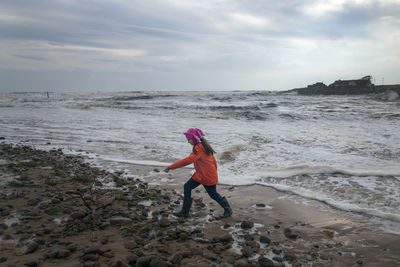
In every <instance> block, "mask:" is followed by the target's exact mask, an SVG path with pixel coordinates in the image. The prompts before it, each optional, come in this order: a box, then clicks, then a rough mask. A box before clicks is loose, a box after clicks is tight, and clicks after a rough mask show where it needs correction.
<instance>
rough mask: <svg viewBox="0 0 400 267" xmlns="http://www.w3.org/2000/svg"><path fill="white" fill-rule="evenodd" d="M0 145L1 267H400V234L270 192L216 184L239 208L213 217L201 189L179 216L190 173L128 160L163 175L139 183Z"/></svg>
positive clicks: (140, 170) (215, 209)
mask: <svg viewBox="0 0 400 267" xmlns="http://www.w3.org/2000/svg"><path fill="white" fill-rule="evenodd" d="M0 147H1V149H0V182H1V188H2V190H1V193H0V255H1V256H0V262H1V265H2V266H225V267H227V266H399V265H400V246H399V244H400V236H398V235H394V234H387V233H384V232H383V231H382V230H380V228H379V227H378V226H376V225H373V224H370V223H367V221H366V220H367V219H365V218H364V219H362V218H361V217H360V219H355V218H356V217H355V216H350V215H351V214H349V213H344V212H339V211H335V210H333V209H332V208H331V207H328V206H326V207H320V208H315V207H314V205H305V204H304V203H303V202H302V201H301V199H300V198H299V197H297V196H295V195H289V194H287V193H284V192H279V191H276V190H274V189H272V188H266V187H262V186H260V185H248V186H225V185H219V186H218V191H219V192H220V194H221V195H223V196H226V197H227V198H228V200H229V202H230V204H231V206H232V208H233V212H234V213H233V216H232V217H230V218H226V219H223V220H216V219H215V217H217V216H218V215H220V214H221V213H222V208H221V207H219V206H218V204H217V203H215V202H214V201H212V200H211V199H210V198H209V197H208V196H207V195H206V193H205V190H204V189H203V188H202V187H201V186H200V187H198V188H196V189H195V190H194V191H193V197H194V205H193V207H192V212H191V215H190V217H189V218H188V219H177V218H176V217H174V216H173V215H172V212H173V211H174V210H178V209H179V208H180V205H181V196H182V185H183V183H184V182H185V181H186V180H187V179H188V177H190V170H189V169H179V170H176V171H171V172H170V173H168V174H167V173H162V172H161V170H162V168H161V167H156V166H142V165H132V164H131V165H130V168H131V171H132V173H136V175H137V176H138V177H139V176H140V177H142V176H146V174H147V173H154V172H157V173H159V174H160V176H163V177H164V178H165V179H162V181H156V180H154V181H152V180H150V181H143V180H138V179H136V178H135V175H134V176H133V177H128V179H126V177H124V176H123V173H108V172H107V171H104V170H101V169H100V168H93V167H91V166H90V165H89V164H87V163H85V161H84V159H83V158H81V157H78V156H68V155H65V154H63V153H62V152H61V151H59V150H52V151H49V152H44V151H38V150H34V149H31V148H29V147H20V146H18V147H16V146H10V145H6V144H1V146H0ZM100 180H102V181H103V182H100ZM109 180H111V181H113V182H114V184H115V185H116V186H115V188H114V189H107V190H104V189H100V188H101V187H102V186H103V184H102V183H105V181H109ZM319 205H322V204H319Z"/></svg>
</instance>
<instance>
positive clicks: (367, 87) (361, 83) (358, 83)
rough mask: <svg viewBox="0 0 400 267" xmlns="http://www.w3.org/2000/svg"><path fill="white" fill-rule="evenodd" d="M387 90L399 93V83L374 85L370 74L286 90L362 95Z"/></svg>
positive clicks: (314, 93) (310, 93)
mask: <svg viewBox="0 0 400 267" xmlns="http://www.w3.org/2000/svg"><path fill="white" fill-rule="evenodd" d="M387 90H391V91H394V92H397V93H398V94H400V84H398V85H381V86H375V85H374V84H373V83H371V76H365V77H363V78H361V79H357V80H337V81H335V82H334V83H332V84H330V85H328V86H327V85H325V84H324V83H322V82H318V83H315V84H312V85H308V86H307V87H304V88H296V89H293V90H289V91H287V92H297V93H298V94H299V95H363V94H381V93H384V92H385V91H387Z"/></svg>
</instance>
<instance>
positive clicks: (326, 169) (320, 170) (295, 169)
mask: <svg viewBox="0 0 400 267" xmlns="http://www.w3.org/2000/svg"><path fill="white" fill-rule="evenodd" d="M307 174H343V175H351V176H399V175H400V168H387V169H385V170H359V169H351V170H350V169H339V168H335V167H331V166H323V165H319V166H312V165H306V164H305V165H295V166H290V167H286V168H282V169H275V170H263V176H264V177H277V178H289V177H294V176H296V175H307Z"/></svg>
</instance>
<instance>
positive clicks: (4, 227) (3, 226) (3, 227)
mask: <svg viewBox="0 0 400 267" xmlns="http://www.w3.org/2000/svg"><path fill="white" fill-rule="evenodd" d="M7 229H8V225H7V224H5V223H0V231H5V230H7Z"/></svg>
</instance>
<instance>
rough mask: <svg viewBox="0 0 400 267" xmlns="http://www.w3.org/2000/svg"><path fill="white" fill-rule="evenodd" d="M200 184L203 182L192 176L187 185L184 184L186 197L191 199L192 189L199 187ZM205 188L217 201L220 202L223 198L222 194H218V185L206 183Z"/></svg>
mask: <svg viewBox="0 0 400 267" xmlns="http://www.w3.org/2000/svg"><path fill="white" fill-rule="evenodd" d="M199 185H201V183H199V182H197V181H195V180H193V179H192V178H190V179H189V180H188V181H187V182H186V183H185V185H184V186H183V192H184V196H183V197H184V199H186V200H190V198H191V197H192V189H195V188H196V187H198V186H199ZM203 186H204V188H205V189H206V191H207V193H208V195H209V196H210V197H211V198H212V199H214V200H215V201H217V202H218V203H220V201H221V200H222V197H221V195H220V194H218V192H217V185H216V184H215V185H204V184H203Z"/></svg>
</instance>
